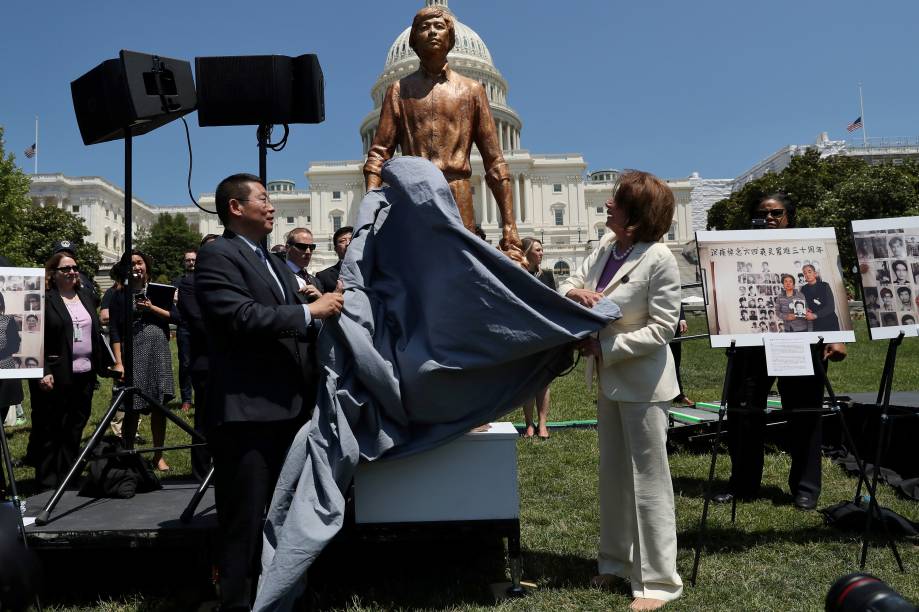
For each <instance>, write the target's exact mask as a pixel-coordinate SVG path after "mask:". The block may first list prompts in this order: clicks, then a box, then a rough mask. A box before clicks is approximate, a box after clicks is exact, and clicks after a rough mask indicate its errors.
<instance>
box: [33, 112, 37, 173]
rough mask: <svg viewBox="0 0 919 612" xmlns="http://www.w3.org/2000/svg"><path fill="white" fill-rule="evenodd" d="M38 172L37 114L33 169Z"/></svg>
mask: <svg viewBox="0 0 919 612" xmlns="http://www.w3.org/2000/svg"><path fill="white" fill-rule="evenodd" d="M33 174H38V115H35V171H34V172H33Z"/></svg>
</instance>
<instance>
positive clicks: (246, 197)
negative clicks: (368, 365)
mask: <svg viewBox="0 0 919 612" xmlns="http://www.w3.org/2000/svg"><path fill="white" fill-rule="evenodd" d="M215 201H216V208H217V214H218V216H219V217H220V219H221V221H222V222H223V224H224V226H225V227H226V231H225V232H224V235H223V236H222V237H220V238H218V239H217V240H215V241H214V242H213V243H211V244H209V245H207V246H206V247H205V248H203V249H201V251H200V253H199V254H198V261H197V266H196V270H195V294H196V296H197V298H198V303H199V305H200V307H201V314H202V317H203V319H204V323H205V327H206V329H207V334H208V336H207V337H208V360H209V364H210V376H209V378H208V390H207V396H208V397H207V410H206V413H207V430H208V431H209V435H208V445H209V447H210V450H211V454H212V455H213V458H214V469H215V482H214V484H215V495H216V502H217V520H218V528H219V533H220V536H221V543H222V550H221V551H220V554H219V558H218V564H217V565H218V570H219V572H220V599H221V610H223V611H229V610H248V609H249V606H250V605H251V602H252V595H253V593H254V588H253V587H254V585H255V581H254V580H255V576H256V575H257V568H258V561H259V553H260V546H261V528H262V524H263V519H264V513H265V509H266V506H267V504H268V502H269V501H270V499H271V494H272V490H273V488H274V484H275V482H276V480H277V477H278V474H279V472H280V470H281V466H282V464H283V461H284V456H285V454H286V452H287V449H288V447H289V445H290V442H291V440H292V439H293V437H294V435H295V433H296V432H297V429H298V428H299V426H300V425H301V424H302V423H303V422H305V421H306V419H307V418H308V417H309V413H310V410H311V408H312V406H313V404H314V401H315V394H316V367H315V364H314V363H313V362H314V355H313V351H312V348H313V347H312V346H311V345H310V343H309V341H308V340H307V337H308V335H307V332H308V329H309V328H310V326H311V325H313V324H314V321H313V320H314V319H323V318H327V317H332V316H336V315H338V313H339V312H341V307H342V304H343V298H342V295H341V294H340V293H337V292H330V293H327V294H324V295H322V296H321V297H319V299H317V300H316V301H315V302H313V303H312V304H309V305H307V304H304V303H302V300H301V299H300V297H299V295H300V294H299V293H298V292H297V285H296V283H295V282H294V278H293V276H292V275H291V274H288V273H287V272H286V271H285V270H283V269H282V268H281V265H282V263H281V262H280V261H279V260H278V258H276V257H271V256H269V254H268V253H267V251H266V250H265V248H264V247H263V246H262V244H261V242H262V241H263V240H264V238H265V237H266V236H267V235H268V234H269V233H270V232H271V230H272V228H273V226H274V208H273V207H272V205H271V200H270V198H269V196H268V192H267V191H266V190H265V186H264V185H262V184H261V182H259V179H258V177H256V176H253V175H251V174H235V175H233V176H230V177H228V178H226V179H224V180H223V181H221V183H220V185H218V187H217V192H216V195H215Z"/></svg>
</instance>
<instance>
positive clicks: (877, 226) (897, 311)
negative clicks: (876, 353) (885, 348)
mask: <svg viewBox="0 0 919 612" xmlns="http://www.w3.org/2000/svg"><path fill="white" fill-rule="evenodd" d="M852 239H853V240H854V241H855V256H856V257H857V258H858V271H859V274H860V277H861V283H862V299H863V301H864V304H865V321H866V322H867V323H868V333H869V334H870V335H871V339H872V340H880V339H885V338H894V337H896V336H897V335H899V333H900V332H901V331H902V332H903V333H904V334H905V335H907V336H916V335H919V326H917V324H916V322H917V320H919V217H896V218H893V219H868V220H859V221H852Z"/></svg>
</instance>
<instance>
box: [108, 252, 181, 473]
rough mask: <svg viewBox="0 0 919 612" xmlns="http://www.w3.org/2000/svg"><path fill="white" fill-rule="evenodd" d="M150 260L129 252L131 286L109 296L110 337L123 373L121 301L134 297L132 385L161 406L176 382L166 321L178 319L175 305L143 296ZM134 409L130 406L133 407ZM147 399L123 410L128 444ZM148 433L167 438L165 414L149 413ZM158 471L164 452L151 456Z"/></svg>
mask: <svg viewBox="0 0 919 612" xmlns="http://www.w3.org/2000/svg"><path fill="white" fill-rule="evenodd" d="M151 265H152V260H151V259H150V257H149V256H148V255H146V254H144V253H142V252H140V251H137V250H134V251H132V252H131V286H130V287H125V288H122V290H121V291H118V292H116V293H115V295H114V297H113V298H112V305H111V308H110V312H111V324H110V325H109V337H110V338H111V340H112V352H113V353H114V354H115V365H114V366H113V367H112V369H113V370H115V371H117V372H124V362H123V357H124V356H123V355H122V352H121V348H122V338H123V334H124V332H125V328H124V301H125V300H134V316H133V320H132V321H130V325H129V326H128V329H130V330H131V333H132V334H133V339H134V355H133V357H134V368H133V369H134V372H133V380H134V386H135V387H137V388H138V389H141V390H142V391H144V392H145V393H146V394H147V395H148V396H149V397H151V398H153V399H154V400H156V401H157V402H159V403H160V404H162V405H164V406H165V405H166V404H167V403H168V402H169V401H170V400H172V398H173V397H175V381H174V380H173V375H172V353H171V352H170V350H169V322H170V321H171V320H172V319H173V318H178V312H177V311H176V310H175V305H174V304H173V305H171V308H170V310H165V309H163V308H160V307H159V306H156V305H155V304H153V302H151V301H150V300H149V299H148V298H147V296H146V288H147V284H148V283H149V281H150V268H151ZM132 408H133V409H132ZM147 411H149V408H148V407H147V402H146V400H144V399H143V398H142V397H140V395H137V394H135V395H134V396H133V407H132V406H128V407H126V409H125V417H124V424H123V428H122V436H123V438H124V441H125V444H126V445H127V446H129V447H130V446H132V445H133V444H134V436H135V434H136V433H137V420H138V416H139V413H140V412H147ZM150 433H151V434H152V436H153V445H154V446H163V443H164V442H165V440H166V417H165V416H163V414H162V413H160V412H159V411H153V412H152V413H151V416H150ZM153 462H154V464H155V466H156V469H157V470H160V471H162V472H165V471H168V470H169V464H168V463H166V461H165V460H164V459H163V453H162V452H161V451H157V452H156V453H154V455H153Z"/></svg>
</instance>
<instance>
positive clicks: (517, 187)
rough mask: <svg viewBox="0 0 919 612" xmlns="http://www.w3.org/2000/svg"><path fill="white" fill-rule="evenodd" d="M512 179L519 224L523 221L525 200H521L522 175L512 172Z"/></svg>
mask: <svg viewBox="0 0 919 612" xmlns="http://www.w3.org/2000/svg"><path fill="white" fill-rule="evenodd" d="M511 179H512V180H513V181H514V211H515V219H516V222H517V225H520V224H521V223H522V222H523V202H521V201H520V175H519V174H512V175H511Z"/></svg>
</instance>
